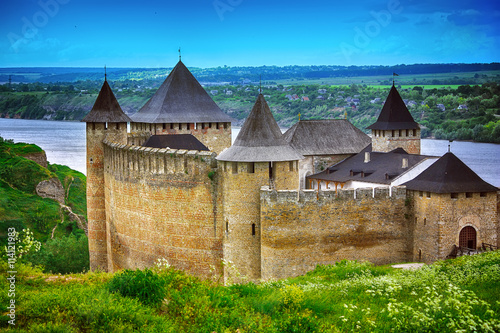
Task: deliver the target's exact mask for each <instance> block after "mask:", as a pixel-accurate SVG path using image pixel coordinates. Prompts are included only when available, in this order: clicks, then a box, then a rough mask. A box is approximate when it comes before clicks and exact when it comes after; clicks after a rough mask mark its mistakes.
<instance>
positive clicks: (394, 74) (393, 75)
mask: <svg viewBox="0 0 500 333" xmlns="http://www.w3.org/2000/svg"><path fill="white" fill-rule="evenodd" d="M395 76H399V74H396V73H394V72H392V85H394V77H395Z"/></svg>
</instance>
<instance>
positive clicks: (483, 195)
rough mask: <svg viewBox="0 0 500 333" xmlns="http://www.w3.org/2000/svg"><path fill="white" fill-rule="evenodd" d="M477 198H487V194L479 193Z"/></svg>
mask: <svg viewBox="0 0 500 333" xmlns="http://www.w3.org/2000/svg"><path fill="white" fill-rule="evenodd" d="M479 196H480V197H481V198H485V197H487V196H488V193H486V192H481V193H479Z"/></svg>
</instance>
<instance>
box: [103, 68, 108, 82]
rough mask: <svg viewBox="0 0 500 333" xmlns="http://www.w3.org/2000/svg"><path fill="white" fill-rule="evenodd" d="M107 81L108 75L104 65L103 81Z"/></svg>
mask: <svg viewBox="0 0 500 333" xmlns="http://www.w3.org/2000/svg"><path fill="white" fill-rule="evenodd" d="M107 80H108V74H107V73H106V65H104V81H107Z"/></svg>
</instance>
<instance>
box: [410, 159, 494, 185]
mask: <svg viewBox="0 0 500 333" xmlns="http://www.w3.org/2000/svg"><path fill="white" fill-rule="evenodd" d="M403 185H405V186H406V188H407V189H409V190H415V191H427V192H433V193H460V192H496V191H498V189H497V188H496V187H495V186H493V185H491V184H489V183H487V182H485V181H484V180H482V179H481V177H479V176H478V175H477V174H476V173H475V172H474V171H472V170H471V168H469V167H468V166H467V165H466V164H465V163H464V162H462V161H461V160H460V159H459V158H458V157H456V156H455V155H454V154H453V153H451V152H448V153H446V154H444V155H443V156H442V157H441V158H440V159H438V160H437V161H436V162H435V163H434V164H432V165H431V166H430V167H428V168H427V169H426V170H425V171H423V172H422V173H421V174H420V175H418V176H417V177H415V178H414V179H412V180H410V181H409V182H406V183H404V184H403Z"/></svg>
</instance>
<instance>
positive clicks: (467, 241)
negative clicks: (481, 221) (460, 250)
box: [458, 226, 477, 249]
mask: <svg viewBox="0 0 500 333" xmlns="http://www.w3.org/2000/svg"><path fill="white" fill-rule="evenodd" d="M458 241H459V244H458V245H459V246H460V247H466V248H469V249H475V248H476V245H477V244H476V229H474V228H473V227H471V226H467V227H464V228H463V229H462V230H461V231H460V235H459V236H458Z"/></svg>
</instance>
